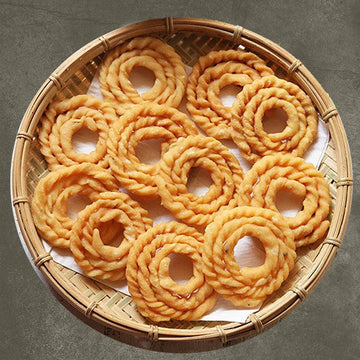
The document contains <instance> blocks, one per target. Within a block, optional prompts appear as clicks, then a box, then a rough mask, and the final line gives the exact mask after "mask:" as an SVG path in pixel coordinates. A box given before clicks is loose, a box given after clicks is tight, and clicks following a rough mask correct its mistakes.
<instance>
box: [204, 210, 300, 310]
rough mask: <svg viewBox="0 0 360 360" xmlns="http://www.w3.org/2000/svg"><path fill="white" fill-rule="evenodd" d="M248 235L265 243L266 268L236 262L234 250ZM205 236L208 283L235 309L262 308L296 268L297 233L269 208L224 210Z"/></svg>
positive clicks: (264, 265)
mask: <svg viewBox="0 0 360 360" xmlns="http://www.w3.org/2000/svg"><path fill="white" fill-rule="evenodd" d="M245 235H249V236H253V237H255V238H257V239H259V240H260V241H261V243H262V244H263V246H264V249H265V262H264V264H263V265H260V266H257V267H245V266H244V267H242V266H239V265H238V263H237V262H236V259H235V257H234V247H235V245H236V244H237V242H238V241H239V239H241V238H242V237H243V236H245ZM204 237H205V242H204V247H203V261H204V268H203V271H204V274H205V276H206V280H207V281H208V283H209V284H210V285H211V286H212V287H213V288H214V289H215V290H216V291H217V292H218V293H219V294H221V295H222V296H223V297H224V298H226V299H228V300H230V301H231V302H232V303H233V304H234V305H235V306H245V307H254V306H257V305H259V304H260V303H261V302H263V301H264V300H265V299H266V297H267V296H268V295H270V294H272V293H273V292H274V291H276V290H277V289H278V288H279V287H280V286H281V284H282V283H283V282H284V281H285V280H286V279H287V277H288V275H289V272H290V271H291V270H292V268H293V267H294V261H295V258H296V253H295V243H294V236H293V233H292V231H291V230H290V229H289V227H288V225H287V224H286V222H285V221H284V219H283V217H282V216H281V215H280V214H279V213H278V212H274V211H272V210H269V209H262V208H258V207H250V206H241V207H237V208H234V209H231V210H226V211H223V212H222V213H221V214H220V215H219V216H217V217H216V218H215V219H214V221H213V223H211V224H210V225H209V226H208V227H207V228H206V231H205V235H204ZM240 241H241V240H240Z"/></svg>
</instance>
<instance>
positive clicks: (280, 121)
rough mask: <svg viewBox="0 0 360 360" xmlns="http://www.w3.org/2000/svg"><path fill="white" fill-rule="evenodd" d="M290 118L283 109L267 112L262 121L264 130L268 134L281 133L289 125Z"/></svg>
mask: <svg viewBox="0 0 360 360" xmlns="http://www.w3.org/2000/svg"><path fill="white" fill-rule="evenodd" d="M287 119H288V116H287V114H286V112H285V111H284V110H283V109H281V108H273V109H269V110H266V111H265V113H264V116H263V119H262V123H263V129H264V131H265V132H267V133H268V134H275V133H281V132H282V131H284V129H285V128H286V125H287Z"/></svg>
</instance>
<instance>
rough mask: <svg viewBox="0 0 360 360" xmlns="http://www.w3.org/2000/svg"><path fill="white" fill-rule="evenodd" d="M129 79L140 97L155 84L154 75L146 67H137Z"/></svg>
mask: <svg viewBox="0 0 360 360" xmlns="http://www.w3.org/2000/svg"><path fill="white" fill-rule="evenodd" d="M129 79H130V82H131V83H132V85H133V87H134V88H135V89H136V91H137V92H138V93H139V95H142V94H143V93H145V92H147V91H149V90H151V88H152V87H153V86H154V83H155V75H154V73H153V72H152V71H151V70H149V69H147V68H146V67H144V66H135V67H134V68H133V69H132V70H131V72H130V76H129Z"/></svg>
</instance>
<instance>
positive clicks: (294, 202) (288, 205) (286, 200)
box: [275, 188, 304, 217]
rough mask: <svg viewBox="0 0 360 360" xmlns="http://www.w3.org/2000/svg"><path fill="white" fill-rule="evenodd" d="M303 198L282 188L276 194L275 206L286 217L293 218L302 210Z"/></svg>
mask: <svg viewBox="0 0 360 360" xmlns="http://www.w3.org/2000/svg"><path fill="white" fill-rule="evenodd" d="M303 202H304V197H303V196H298V195H295V194H293V193H292V192H291V191H290V190H288V189H285V188H282V189H280V190H279V191H278V192H277V194H276V201H275V206H276V208H277V209H278V210H279V212H280V213H281V214H282V215H283V216H286V217H295V216H296V214H297V213H298V212H299V211H300V210H301V209H302V207H303Z"/></svg>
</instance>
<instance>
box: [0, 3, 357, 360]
mask: <svg viewBox="0 0 360 360" xmlns="http://www.w3.org/2000/svg"><path fill="white" fill-rule="evenodd" d="M165 16H174V17H183V16H193V17H204V18H212V19H219V20H223V21H226V22H229V23H234V24H240V25H242V26H244V27H246V28H248V29H251V30H254V31H256V32H258V33H259V34H262V35H264V36H266V37H268V38H270V39H272V40H273V41H275V42H277V43H279V44H280V45H282V46H283V47H284V48H286V49H287V50H288V51H290V52H291V53H293V54H294V55H295V56H296V57H298V58H300V59H301V60H302V61H303V63H305V64H306V66H307V67H308V68H309V69H310V70H311V71H312V72H313V74H314V75H315V76H316V77H317V79H318V80H319V81H320V83H321V84H322V85H323V86H324V88H325V89H326V90H327V91H328V92H329V94H330V95H331V97H332V98H333V100H334V102H335V104H336V106H337V107H338V109H339V111H340V114H341V116H342V120H343V123H344V126H345V129H346V132H347V135H348V139H349V143H350V148H351V152H352V157H353V165H354V179H355V186H354V196H353V207H352V213H351V217H350V220H349V224H348V228H347V232H346V236H345V238H344V242H343V246H342V247H341V250H340V251H339V253H338V255H337V257H336V259H335V261H334V262H333V264H332V265H331V267H330V269H329V271H328V272H327V274H326V275H325V277H324V278H323V280H322V281H321V282H320V284H319V285H318V287H317V288H316V290H315V291H314V292H313V293H312V294H311V296H310V297H309V298H308V299H307V300H306V301H305V302H304V303H303V304H302V305H301V306H299V307H298V308H297V309H296V310H295V311H294V312H293V313H291V314H290V315H289V316H288V317H286V318H285V319H284V320H283V321H281V322H280V323H279V324H277V325H276V326H275V327H273V328H272V329H270V330H268V331H266V332H265V333H264V334H262V335H260V336H257V337H255V338H253V339H251V340H248V341H246V342H244V343H241V344H239V345H236V346H232V347H229V348H226V349H223V350H219V351H215V352H211V353H201V354H198V355H196V358H197V359H207V358H209V357H210V356H211V357H212V358H214V359H237V358H239V359H262V360H263V359H268V360H270V359H354V360H355V359H359V358H360V316H359V310H360V285H359V284H360V251H359V245H360V239H359V229H360V221H359V219H358V216H359V215H358V214H359V211H360V197H359V188H358V186H357V185H358V180H359V156H360V146H359V144H360V143H359V140H358V139H359V135H360V133H359V114H360V103H359V88H360V70H359V63H360V41H359V36H360V22H359V19H360V2H359V1H356V0H350V1H335V0H322V1H310V0H307V1H295V0H291V1H285V0H284V1H279V0H277V1H258V0H246V1H235V0H234V1H226V0H222V1H218V0H216V1H213V0H197V1H178V2H176V1H168V2H167V1H155V0H148V1H138V0H129V1H94V0H89V1H73V0H72V1H69V0H64V1H46V0H36V1H21V0H14V1H12V0H8V1H0V48H1V52H0V64H1V70H0V74H1V81H0V109H1V112H0V136H1V151H0V161H1V191H0V202H1V207H0V208H1V209H0V211H1V216H0V221H1V225H0V229H1V230H0V231H1V243H0V246H1V250H0V259H1V261H0V268H1V269H0V274H1V286H0V294H1V295H0V296H1V297H0V299H1V303H0V305H1V306H0V339H1V341H0V358H1V359H4V360H8V359H9V360H10V359H28V360H33V359H38V360H42V359H106V360H109V359H127V358H131V359H158V360H160V359H167V358H169V356H171V357H172V358H173V359H192V358H194V355H193V354H184V355H182V354H176V355H169V354H163V353H154V352H149V351H145V350H142V349H138V348H135V347H132V346H128V345H124V344H121V343H119V342H116V341H114V340H112V339H110V338H107V337H105V336H104V335H102V334H100V333H98V332H96V331H95V330H92V329H91V328H89V327H88V326H86V325H85V324H83V323H82V322H81V321H79V320H78V319H77V318H75V317H74V316H73V315H71V314H70V313H69V312H68V311H67V310H66V309H65V308H64V307H63V306H62V305H60V304H59V303H58V301H57V300H56V299H55V298H54V297H53V296H52V295H51V294H50V292H49V291H48V289H47V288H46V287H45V286H44V285H43V284H42V283H41V282H40V280H39V279H38V278H37V276H36V274H35V273H34V271H33V269H32V268H31V266H30V264H29V262H28V260H27V258H26V256H25V253H24V251H23V249H22V247H21V245H20V241H19V239H18V237H17V233H16V230H15V226H14V222H13V217H12V212H11V206H10V194H9V170H10V157H11V152H12V147H13V143H14V138H15V134H16V131H17V128H18V126H19V124H20V121H21V118H22V116H23V114H24V112H25V110H26V108H27V106H28V104H29V102H30V100H31V99H32V97H33V96H34V95H35V93H36V91H37V90H38V88H39V87H40V85H41V84H42V83H43V81H44V80H45V79H46V77H48V75H49V74H50V73H51V72H52V71H53V70H54V69H55V68H56V67H57V66H58V65H59V64H60V63H61V62H62V61H63V60H65V59H66V58H67V57H68V56H69V55H70V54H72V53H73V52H74V51H75V50H77V49H78V48H80V47H81V46H83V45H84V44H86V43H87V42H89V41H91V40H92V39H94V38H96V37H98V36H100V35H102V34H104V33H106V32H108V31H111V30H113V29H115V28H117V27H120V26H122V25H125V24H127V23H131V22H135V21H139V20H144V19H146V18H150V17H165ZM25 299H26V300H25Z"/></svg>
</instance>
